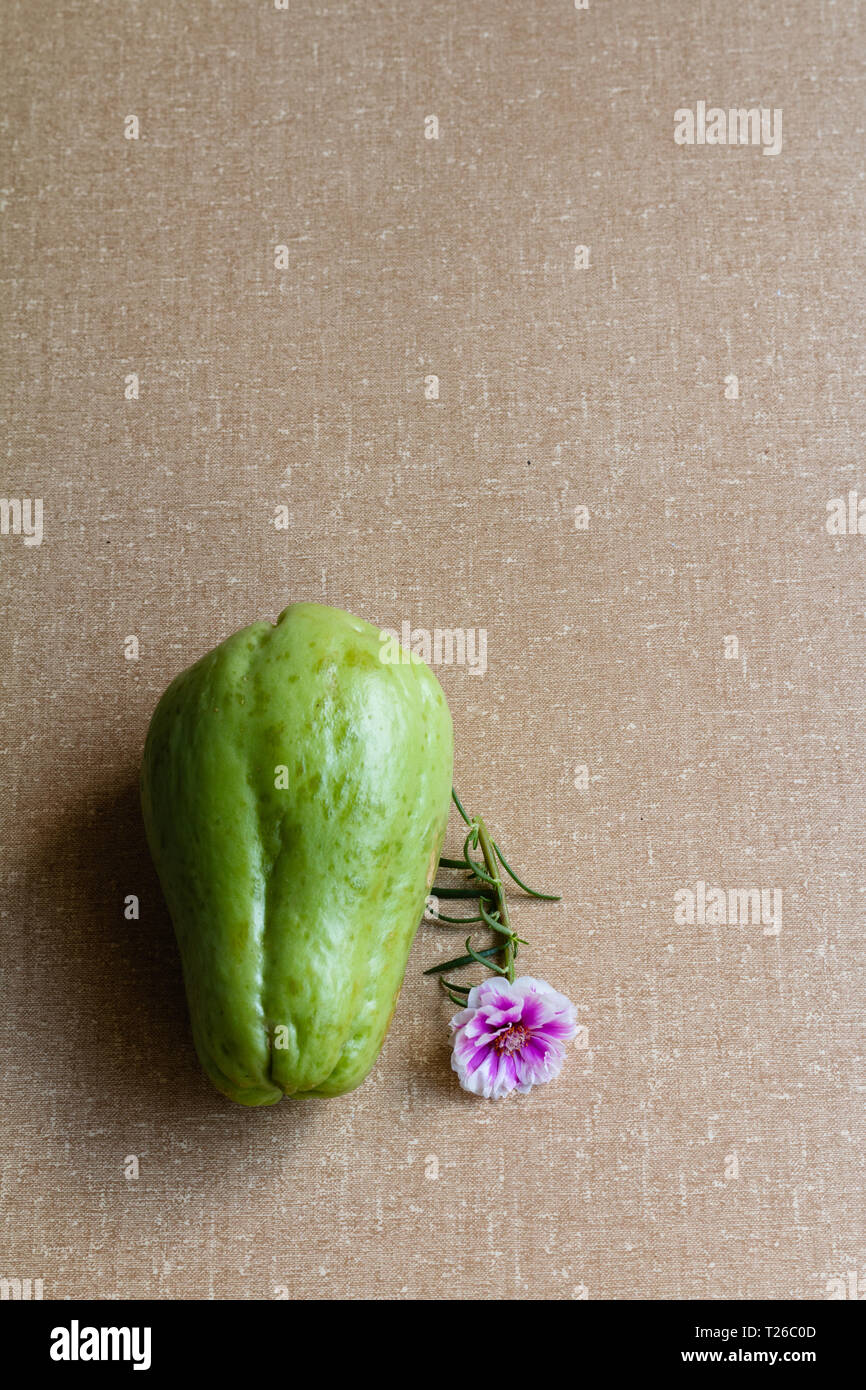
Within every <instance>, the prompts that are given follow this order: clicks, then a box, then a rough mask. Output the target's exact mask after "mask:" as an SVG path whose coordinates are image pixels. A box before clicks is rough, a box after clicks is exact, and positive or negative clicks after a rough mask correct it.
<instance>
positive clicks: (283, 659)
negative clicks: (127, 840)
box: [141, 603, 453, 1105]
mask: <svg viewBox="0 0 866 1390" xmlns="http://www.w3.org/2000/svg"><path fill="white" fill-rule="evenodd" d="M384 650H385V652H386V653H387V650H388V648H387V647H385V648H384ZM382 652H383V644H382V642H381V641H380V634H379V630H378V629H377V628H375V627H371V625H370V624H369V623H365V622H361V621H360V620H359V619H358V618H353V617H352V616H351V615H350V614H348V613H342V612H340V611H339V610H338V609H335V608H323V607H321V606H320V605H318V604H314V603H299V604H295V605H294V606H293V607H291V608H287V609H286V611H285V612H284V613H282V614H281V616H280V618H279V620H278V621H277V623H276V624H275V625H272V624H271V623H264V622H262V623H253V624H252V626H251V627H247V628H244V629H243V631H242V632H236V633H235V634H234V635H233V636H232V637H229V638H228V639H227V640H226V641H225V642H223V643H222V644H221V646H219V647H217V648H216V649H215V650H214V651H212V652H210V653H209V654H208V655H207V656H205V657H202V659H201V660H200V661H197V662H196V664H195V665H194V666H191V667H190V668H189V670H188V671H184V672H183V674H182V675H180V676H178V677H177V679H176V680H175V681H173V682H172V684H171V685H170V686H169V688H168V690H167V691H166V692H165V694H164V695H163V697H162V699H161V700H160V702H159V705H158V706H157V709H156V712H155V713H154V716H153V719H152V721H151V725H150V729H149V731H148V735H147V743H146V746H145V753H144V765H143V768H142V777H141V799H142V808H143V812H144V822H145V828H146V831H147V838H148V843H149V845H150V849H151V853H152V855H153V859H154V862H155V864H156V868H157V872H158V873H159V877H160V881H161V883H162V887H163V891H164V893H165V897H166V901H167V903H168V907H169V911H170V912H171V916H172V920H173V922H174V927H175V932H176V934H177V939H178V944H179V946H180V953H181V958H182V961H183V971H184V980H185V984H186V992H187V999H188V1001H189V1009H190V1015H191V1018H192V1030H193V1037H194V1040H195V1045H196V1049H197V1051H198V1055H199V1057H200V1059H201V1062H202V1065H203V1066H204V1068H205V1071H206V1072H207V1074H208V1076H209V1077H210V1078H211V1080H212V1081H213V1083H214V1085H215V1086H216V1087H217V1088H218V1089H219V1090H220V1091H222V1092H223V1093H224V1094H225V1095H227V1096H229V1097H231V1099H232V1100H236V1101H239V1102H240V1103H241V1104H242V1105H272V1104H274V1102H276V1101H278V1100H280V1098H281V1097H282V1096H283V1095H294V1094H300V1093H305V1094H313V1095H319V1096H336V1095H340V1094H342V1093H343V1092H345V1091H351V1090H353V1089H354V1087H356V1086H358V1085H359V1084H360V1082H361V1081H363V1079H364V1077H365V1076H366V1075H367V1073H368V1072H369V1070H370V1068H371V1067H372V1066H373V1063H374V1062H375V1060H376V1057H377V1056H378V1054H379V1050H380V1048H381V1046H382V1042H383V1040H384V1037H385V1033H386V1031H387V1029H388V1024H389V1023H390V1021H391V1016H392V1014H393V1012H394V1006H395V1004H396V1001H397V995H398V993H399V991H400V985H401V983H402V980H403V973H404V971H405V968H406V959H407V956H408V954H409V949H410V947H411V945H412V940H413V937H414V935H415V931H416V929H417V927H418V925H419V922H420V920H421V917H422V915H423V911H424V902H425V896H426V894H427V893H428V891H429V889H430V885H431V884H432V882H433V877H434V874H435V872H436V868H437V865H438V862H439V854H440V851H441V848H442V841H443V838H444V835H445V826H446V822H447V819H448V811H449V804H450V794H451V772H452V759H453V732H452V727H451V716H450V714H449V711H448V706H447V704H446V703H445V696H444V695H443V694H442V690H441V688H440V686H439V682H438V681H437V680H436V677H435V676H434V675H433V673H432V672H431V671H430V670H429V669H428V667H427V666H425V665H424V664H423V662H421V661H419V660H418V659H417V658H414V657H413V658H412V660H411V662H410V663H408V664H393V663H389V662H387V661H384V662H383V661H382V660H381V655H382Z"/></svg>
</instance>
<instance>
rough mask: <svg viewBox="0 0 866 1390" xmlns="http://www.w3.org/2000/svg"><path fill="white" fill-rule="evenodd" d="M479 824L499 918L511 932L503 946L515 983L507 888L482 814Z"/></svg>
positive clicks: (508, 973)
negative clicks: (500, 874)
mask: <svg viewBox="0 0 866 1390" xmlns="http://www.w3.org/2000/svg"><path fill="white" fill-rule="evenodd" d="M475 823H476V825H477V826H478V843H479V845H480V846H481V853H482V854H483V855H484V863H485V864H486V865H487V872H488V874H489V875H490V877H491V879H492V880H493V888H494V891H495V893H496V906H497V907H498V909H499V920H500V922H501V923H502V926H503V927H504V928H505V930H506V931H507V932H508V933H509V935H508V936H507V937H506V938H505V944H504V946H503V948H502V951H503V957H504V964H505V974H506V976H507V978H508V983H509V984H512V985H513V984H514V933H513V932H512V929H511V923H510V921H509V920H508V905H507V903H506V901H505V889H504V888H503V886H502V879H501V878H500V876H499V862H498V860H497V858H496V850H495V849H494V848H493V841H492V840H491V838H490V832H489V831H488V829H487V826H486V825H485V824H484V821H483V820H482V819H481V817H480V816H476V817H475Z"/></svg>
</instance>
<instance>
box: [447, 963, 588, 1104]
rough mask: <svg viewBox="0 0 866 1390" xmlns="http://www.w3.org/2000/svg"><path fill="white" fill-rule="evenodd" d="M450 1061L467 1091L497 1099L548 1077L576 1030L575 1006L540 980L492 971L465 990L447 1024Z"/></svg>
mask: <svg viewBox="0 0 866 1390" xmlns="http://www.w3.org/2000/svg"><path fill="white" fill-rule="evenodd" d="M450 1027H451V1030H452V1032H453V1033H454V1050H453V1052H452V1054H451V1066H452V1067H453V1069H454V1071H456V1073H457V1076H458V1078H459V1080H460V1085H461V1086H462V1087H463V1089H464V1090H465V1091H472V1092H473V1094H474V1095H476V1096H486V1097H487V1098H488V1099H489V1100H499V1099H500V1097H502V1096H507V1095H508V1093H509V1092H510V1091H520V1092H522V1093H525V1092H527V1091H530V1090H531V1089H532V1087H533V1086H538V1085H541V1084H542V1083H543V1082H545V1081H552V1080H553V1078H554V1077H555V1076H558V1075H559V1072H560V1070H561V1068H562V1064H563V1062H564V1061H565V1044H566V1043H568V1042H570V1041H571V1040H572V1038H574V1036H575V1034H576V1033H577V1019H576V1016H575V1008H574V1005H573V1004H572V1003H571V1002H570V1001H569V1000H568V999H566V997H565V995H564V994H557V992H556V990H555V989H552V988H551V986H550V985H549V984H547V983H546V981H544V980H533V979H532V977H531V976H530V975H523V976H522V977H521V978H520V979H519V980H515V981H514V983H513V984H510V983H509V982H508V980H506V979H503V978H502V977H501V976H493V977H492V978H491V979H489V980H484V981H483V983H482V984H480V985H475V987H474V988H473V989H471V990H470V991H469V997H468V999H467V1001H466V1008H465V1009H461V1011H460V1013H458V1014H455V1015H454V1017H453V1018H452V1020H451V1024H450Z"/></svg>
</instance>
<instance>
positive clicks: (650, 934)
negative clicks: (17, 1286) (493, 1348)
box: [0, 0, 866, 1299]
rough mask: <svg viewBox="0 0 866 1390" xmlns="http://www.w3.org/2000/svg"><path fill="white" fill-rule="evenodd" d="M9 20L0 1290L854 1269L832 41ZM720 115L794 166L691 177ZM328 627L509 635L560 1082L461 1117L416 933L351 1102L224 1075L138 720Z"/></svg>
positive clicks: (818, 28) (843, 47) (498, 13)
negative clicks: (542, 891)
mask: <svg viewBox="0 0 866 1390" xmlns="http://www.w3.org/2000/svg"><path fill="white" fill-rule="evenodd" d="M2 25H3V31H4V36H3V45H4V58H3V68H4V88H5V98H4V105H5V109H6V122H5V156H4V167H5V173H4V177H3V180H2V183H3V190H4V191H3V204H4V206H3V213H2V235H3V253H4V265H5V279H4V288H3V295H4V323H5V332H4V380H5V391H4V400H5V417H6V428H5V436H6V437H5V450H6V459H5V464H4V475H3V478H2V480H0V490H2V492H3V495H4V496H5V497H7V498H10V497H17V498H27V497H29V498H42V499H43V501H44V538H43V541H42V544H41V545H31V546H25V545H24V539H23V536H16V535H14V534H11V533H10V534H8V535H4V536H2V537H0V568H2V580H3V603H4V611H5V619H4V624H3V639H2V641H3V667H2V681H3V713H4V727H5V731H4V735H3V742H2V746H3V771H4V777H3V781H4V788H5V790H4V820H5V834H4V863H5V867H4V870H3V886H2V904H0V911H2V919H3V922H2V930H3V940H4V955H5V966H4V989H5V1003H4V1009H3V1021H2V1027H3V1056H4V1076H5V1080H4V1091H5V1105H4V1125H3V1131H4V1137H3V1145H4V1151H5V1152H4V1157H3V1162H2V1174H0V1192H2V1213H3V1234H2V1242H0V1253H2V1259H0V1264H2V1269H0V1274H2V1275H3V1276H4V1277H10V1276H15V1277H20V1278H25V1277H41V1278H43V1280H44V1291H45V1297H46V1298H48V1297H54V1298H64V1297H67V1296H70V1297H78V1296H98V1297H116V1296H117V1297H133V1296H135V1297H159V1298H163V1297H173V1298H174V1297H184V1298H209V1297H214V1298H225V1297H249V1298H271V1297H280V1296H285V1294H286V1292H287V1293H288V1295H289V1296H290V1297H293V1298H311V1297H319V1296H325V1297H327V1296H333V1297H340V1298H345V1297H355V1298H381V1297H384V1298H401V1297H402V1298H445V1299H455V1298H463V1297H467V1296H468V1297H480V1298H485V1299H489V1298H508V1299H524V1298H527V1299H539V1298H545V1297H553V1298H557V1299H561V1298H578V1299H581V1298H585V1297H588V1298H590V1299H596V1298H617V1299H631V1298H656V1299H671V1298H697V1297H705V1296H708V1297H711V1298H722V1297H735V1298H739V1297H748V1296H756V1297H759V1298H776V1297H789V1296H793V1297H795V1298H802V1299H820V1298H826V1297H827V1296H828V1292H829V1290H828V1283H830V1281H833V1280H834V1279H838V1278H847V1274H848V1272H849V1271H855V1272H857V1274H858V1275H859V1276H860V1277H861V1278H862V1277H864V1274H866V1269H864V1257H866V1251H864V1244H863V1219H862V1218H863V1200H862V1187H863V1176H864V1175H863V1149H862V1137H863V1130H862V1106H861V1098H862V1092H861V1089H860V1088H861V1087H862V1065H861V1064H862V1032H861V1026H860V1025H861V1021H862V1001H863V993H862V987H863V965H864V952H863V930H862V922H863V910H864V889H866V884H864V877H863V844H864V841H863V825H864V793H863V759H864V751H866V750H864V735H866V720H864V701H863V691H864V676H866V662H864V641H863V639H864V618H866V611H864V610H866V603H864V557H866V537H863V536H858V535H831V534H828V531H827V528H826V525H825V522H826V518H827V503H828V501H829V500H830V499H831V498H834V497H838V496H841V497H847V494H848V492H849V491H851V490H856V489H857V488H858V486H859V487H860V488H861V489H862V490H863V492H864V493H866V477H864V472H863V457H862V423H863V411H862V401H863V396H862V375H861V371H860V359H859V357H858V352H857V328H858V320H859V316H860V308H861V307H862V306H861V303H860V302H859V294H860V291H861V290H862V284H863V280H862V252H861V249H860V244H859V238H858V234H857V233H858V215H859V214H862V211H863V200H862V189H863V181H862V180H863V174H862V163H861V158H860V147H861V142H862V135H863V131H862V125H863V116H862V113H863V105H862V97H863V88H862V69H863V52H864V50H863V42H862V31H861V30H860V29H859V27H858V12H857V9H856V7H855V6H853V5H850V4H842V3H835V4H834V3H832V0H821V2H820V3H804V0H799V2H798V3H793V4H792V3H790V0H785V3H782V0H769V2H768V3H765V4H761V5H754V4H753V5H739V6H731V5H730V4H728V3H721V0H704V3H700V4H693V5H687V6H683V5H682V4H678V3H673V0H659V3H653V4H639V3H635V2H634V0H627V2H626V3H613V2H612V0H607V3H605V0H591V5H590V8H589V9H588V10H586V11H579V10H576V9H575V7H574V5H573V3H572V0H540V2H539V3H526V0H520V2H519V3H518V2H517V0H497V3H496V4H486V3H478V2H477V0H461V3H456V0H452V2H449V3H446V0H423V3H421V0H403V2H402V3H396V0H390V3H385V2H384V0H367V2H366V3H364V4H361V3H350V2H349V0H331V3H328V4H324V5H323V4H315V3H310V2H309V0H291V4H290V6H289V8H288V10H286V11H281V10H277V9H276V8H275V6H274V3H273V0H232V3H228V0H226V2H225V3H221V2H220V0H212V2H211V3H208V2H207V0H184V3H180V4H179V3H171V0H146V2H145V0H141V3H136V0H123V3H121V0H103V3H98V2H97V0H87V3H85V2H84V0H58V3H54V4H50V5H33V4H32V3H25V2H24V0H20V3H19V0H5V3H4V4H3V6H2ZM698 101H706V102H707V103H708V104H709V105H711V106H712V105H719V106H722V107H724V108H726V109H727V108H728V107H741V106H754V105H762V106H766V107H774V108H775V107H778V108H781V109H782V111H783V118H784V124H783V145H782V150H781V152H780V153H779V154H778V155H777V156H775V157H771V156H766V155H764V154H763V153H762V151H761V149H760V148H753V147H748V148H728V147H719V148H711V147H707V146H704V147H700V146H697V145H696V146H694V147H688V146H682V147H681V146H678V145H677V144H675V142H674V139H673V131H674V112H675V110H676V109H677V108H680V107H691V108H694V107H695V105H696V103H697V102H698ZM133 114H134V115H136V116H137V117H138V119H139V122H140V132H139V138H138V140H134V139H127V138H125V134H124V130H125V126H124V122H125V120H126V117H127V116H129V115H133ZM434 114H435V115H436V116H437V118H438V122H439V138H438V139H431V138H427V137H426V136H425V121H426V118H427V117H428V116H431V115H434ZM428 129H429V126H428ZM278 245H285V246H286V247H287V248H288V266H287V268H286V269H282V270H281V269H277V268H276V265H275V248H276V247H277V246H278ZM578 246H586V247H588V248H589V265H588V268H584V269H581V268H579V261H580V255H578V258H577V260H578V265H576V263H575V262H576V258H575V247H578ZM131 374H137V376H138V378H139V381H140V390H139V397H138V399H126V389H125V388H126V383H127V378H128V377H129V376H130V375H131ZM434 375H435V376H436V377H438V379H439V395H438V399H437V398H431V388H430V384H429V382H428V378H429V377H432V376H434ZM732 376H735V377H737V378H738V392H739V393H738V395H737V394H736V393H735V388H734V386H733V384H732V383H731V381H730V378H731V377H732ZM726 393H727V394H726ZM280 506H285V507H287V508H288V517H289V521H288V527H287V529H279V528H278V526H277V525H276V524H275V521H276V518H277V517H278V515H279V514H278V512H277V510H276V509H277V508H278V507H280ZM580 507H586V508H587V509H588V514H589V525H588V529H580V527H579V524H578V521H579V518H580V515H581V514H580V513H578V512H576V509H577V508H580ZM297 600H314V601H323V602H325V603H329V604H333V605H336V606H338V607H342V608H347V609H349V610H350V611H352V612H354V613H356V614H358V615H360V616H362V617H365V618H367V619H369V620H370V621H372V622H374V623H377V624H381V625H387V626H394V627H399V626H400V624H401V623H402V622H403V621H404V620H405V621H408V622H410V623H411V624H412V626H413V627H423V628H426V629H433V628H436V627H440V628H455V627H462V628H467V629H468V628H474V629H485V630H486V632H487V635H488V637H487V640H488V667H487V671H486V673H485V674H484V675H483V677H480V676H478V675H473V674H472V673H471V671H470V670H469V669H468V667H465V666H462V667H461V666H458V665H452V666H441V667H439V668H438V674H439V676H440V679H441V681H442V684H443V686H444V689H445V692H446V695H447V698H448V700H449V703H450V706H451V709H452V712H453V716H454V723H455V732H456V747H457V753H456V768H455V780H456V785H457V786H458V788H459V789H460V791H461V794H462V796H463V798H464V800H465V802H466V804H467V806H468V807H469V808H470V810H473V811H479V812H481V813H483V814H484V815H485V816H487V817H488V818H489V820H490V821H491V823H492V825H493V828H494V831H495V833H497V835H498V836H499V838H500V839H501V842H502V844H503V845H504V847H505V848H506V852H507V853H508V854H509V856H510V858H511V859H512V862H513V863H514V864H515V865H517V866H520V867H522V868H523V869H524V870H525V872H526V873H527V875H528V876H529V877H530V879H531V880H536V881H541V883H542V884H545V885H554V886H556V887H558V888H559V889H560V890H561V892H562V894H563V898H562V901H561V902H560V903H557V904H554V905H543V904H533V903H524V902H523V901H520V900H518V899H517V898H515V899H514V901H515V909H514V912H515V921H516V924H517V926H518V928H519V930H520V931H521V933H522V934H523V935H524V936H528V937H529V939H530V941H531V946H530V947H529V948H528V949H527V950H526V952H525V968H526V969H527V970H528V971H530V972H531V973H533V974H536V975H538V976H541V977H543V978H546V979H549V980H550V981H551V982H552V983H553V984H554V985H555V986H556V987H557V988H559V989H562V990H563V991H565V992H566V993H567V994H569V996H570V997H571V998H573V999H574V1000H575V1002H576V1003H577V1004H578V1006H579V1010H580V1013H579V1017H580V1020H581V1022H582V1023H583V1024H584V1025H585V1027H586V1029H587V1033H586V1036H585V1039H584V1040H585V1041H588V1046H586V1047H583V1048H576V1049H575V1050H574V1051H573V1052H572V1053H571V1054H570V1056H569V1060H568V1062H567V1064H566V1067H565V1069H564V1071H563V1073H562V1076H561V1078H560V1079H559V1080H558V1081H557V1082H556V1083H555V1084H554V1085H551V1086H549V1087H546V1088H540V1089H538V1090H536V1091H535V1092H533V1093H532V1094H531V1095H530V1096H528V1097H526V1098H519V1099H514V1100H513V1101H508V1102H502V1103H499V1104H492V1103H486V1102H484V1101H481V1100H478V1099H475V1098H473V1097H470V1096H468V1095H466V1094H464V1093H463V1092H462V1091H461V1090H460V1089H459V1087H458V1085H457V1082H456V1079H455V1078H454V1076H453V1074H452V1072H451V1071H450V1068H449V1045H448V1032H447V1020H448V1018H449V1017H450V1015H451V1013H452V1012H453V1009H452V1007H451V1006H450V1005H449V1004H448V1002H447V1001H446V1000H445V999H444V998H443V997H442V996H440V994H439V993H438V992H437V990H436V988H435V987H434V985H433V984H432V983H431V981H429V980H426V979H424V978H423V977H422V970H423V969H424V968H425V967H426V966H428V965H429V964H431V963H433V962H435V961H436V959H437V957H438V958H439V959H442V958H444V956H443V953H444V952H448V953H449V954H454V946H455V943H457V944H458V945H459V943H460V937H459V936H457V937H455V936H454V935H452V934H451V933H449V932H447V931H446V930H445V929H444V928H443V927H438V928H437V927H433V926H431V925H429V924H427V925H424V926H423V927H422V929H421V931H420V933H419V936H418V938H417V941H416V944H415V947H414V949H413V951H412V955H411V957H410V960H409V965H408V970H407V975H406V982H405V986H404V989H403V993H402V995H401V999H400V1003H399V1006H398V1009H397V1013H396V1016H395V1019H394V1022H393V1025H392V1027H391V1031H390V1033H389V1036H388V1039H387V1041H386V1044H385V1048H384V1052H383V1054H382V1056H381V1058H380V1061H379V1064H378V1065H377V1067H376V1069H375V1072H374V1073H373V1075H372V1076H371V1078H370V1079H369V1080H368V1081H367V1082H366V1083H365V1085H364V1086H363V1087H362V1088H361V1089H360V1090H358V1091H357V1092H356V1093H355V1094H353V1095H351V1096H347V1097H345V1098H342V1099H339V1100H333V1101H318V1102H317V1101H305V1102H292V1101H285V1102H283V1103H282V1104H280V1105H279V1106H278V1107H276V1108H273V1109H267V1110H263V1111H260V1112H249V1111H245V1110H243V1109H241V1108H239V1107H236V1106H233V1105H232V1104H231V1103H230V1102H229V1101H224V1100H223V1099H222V1098H221V1097H220V1096H219V1095H218V1094H217V1093H216V1092H215V1091H213V1090H212V1089H211V1088H210V1086H209V1084H208V1083H207V1081H206V1080H205V1078H204V1076H203V1074H202V1073H201V1072H200V1069H199V1067H198V1064H197V1061H196V1058H195V1056H194V1053H193V1049H192V1045H191V1040H190V1036H189V1031H188V1024H187V1019H186V1010H185V1003H184V998H183V990H182V985H181V979H180V971H179V962H178V958H177V955H176V950H175V947H174V943H173V937H172V933H171V927H170V923H169V921H168V917H167V914H166V910H165V907H164V905H163V902H162V898H161V895H160V891H159V885H158V882H157V879H156V876H155V873H154V871H153V868H152V866H151V863H150V861H149V857H148V854H147V850H146V847H145V844H144V839H143V833H142V826H141V821H140V815H139V809H138V796H137V775H138V766H139V762H140V755H141V750H142V744H143V739H144V734H145V730H146V727H147V723H148V720H149V717H150V715H151V713H152V710H153V708H154V705H155V703H156V700H157V698H158V697H159V695H160V694H161V692H162V690H163V689H164V687H165V685H166V684H167V683H168V681H169V680H170V679H171V678H172V677H173V676H174V675H175V674H176V673H177V672H178V671H179V670H181V669H182V668H183V667H184V666H186V665H188V664H189V663H190V662H191V661H192V660H194V659H196V658H197V657H198V656H200V655H201V654H202V653H203V652H205V651H206V650H208V649H209V648H210V647H212V646H214V645H215V644H216V643H217V642H219V641H221V640H222V639H223V638H224V637H225V636H226V635H228V634H229V633H230V632H232V631H233V630H235V629H236V628H238V627H241V626H244V625H246V624H247V623H248V622H251V621H253V620H254V619H258V618H263V617H266V618H272V619H273V618H275V617H276V615H277V614H278V613H279V612H280V610H281V609H282V608H284V607H285V606H286V605H287V604H289V603H291V602H294V601H297ZM130 635H135V636H137V638H138V639H139V642H140V657H139V659H138V660H128V659H126V657H125V655H124V643H125V639H126V638H127V637H128V636H130ZM732 636H733V637H736V638H737V639H738V644H739V652H738V655H737V656H736V658H734V659H729V658H726V656H725V649H726V642H725V639H726V638H729V637H732ZM728 647H729V649H730V647H731V644H730V643H729V644H728ZM581 767H585V768H586V769H587V773H586V785H585V786H584V785H582V781H581V774H580V768H581ZM455 821H456V818H455ZM461 838H462V837H461V836H460V835H459V833H458V827H457V825H456V823H455V824H453V826H452V832H451V834H450V835H449V841H448V846H449V847H450V848H451V849H452V851H453V850H454V849H456V847H457V846H458V844H459V842H460V839H461ZM699 880H703V881H705V882H706V883H707V884H714V885H720V886H721V887H722V888H724V889H726V890H727V889H730V888H736V887H756V888H761V887H762V888H765V889H774V888H777V889H779V890H781V892H782V895H783V896H782V902H783V919H782V924H781V931H780V932H779V934H778V935H768V934H765V932H764V930H763V927H762V925H761V924H760V923H758V924H750V925H743V926H740V925H734V926H731V925H728V926H721V925H718V926H701V925H699V924H695V925H694V926H688V925H677V923H676V922H675V920H674V910H675V901H674V894H675V893H676V892H677V891H678V890H680V889H683V888H691V889H694V888H695V886H696V884H697V882H698V881H699ZM130 894H134V895H137V896H138V897H139V898H140V903H141V916H140V919H139V920H138V921H129V920H126V919H125V917H124V902H125V899H126V897H127V895H130ZM133 1155H134V1156H137V1158H138V1161H139V1165H140V1171H139V1177H138V1178H137V1179H130V1178H127V1177H125V1176H124V1172H125V1165H127V1167H128V1160H129V1157H130V1156H133ZM831 1287H832V1284H831Z"/></svg>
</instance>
